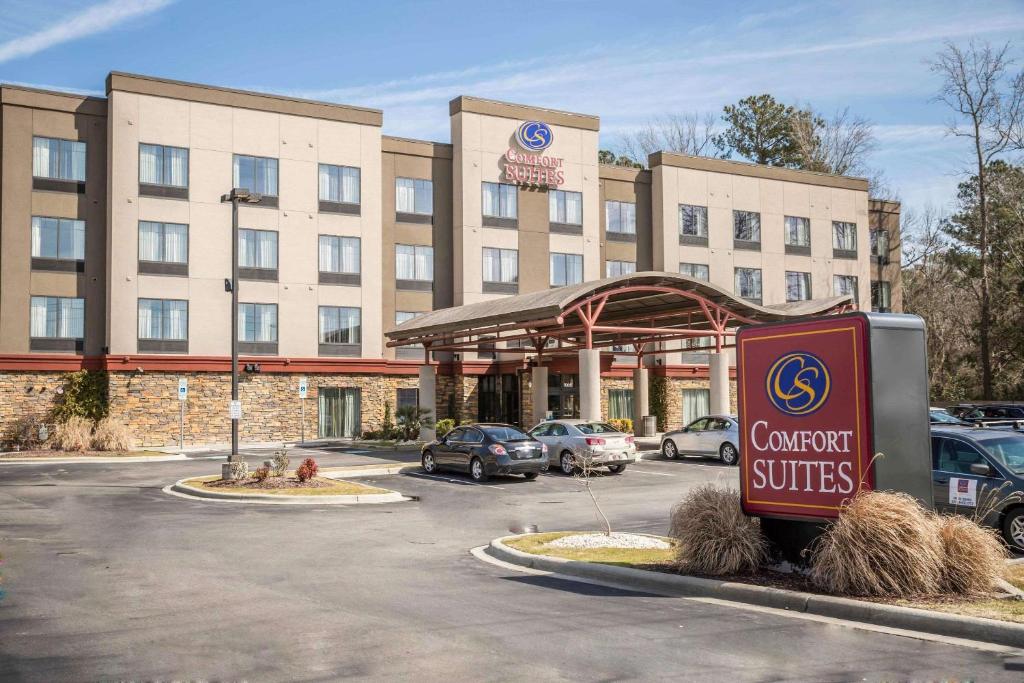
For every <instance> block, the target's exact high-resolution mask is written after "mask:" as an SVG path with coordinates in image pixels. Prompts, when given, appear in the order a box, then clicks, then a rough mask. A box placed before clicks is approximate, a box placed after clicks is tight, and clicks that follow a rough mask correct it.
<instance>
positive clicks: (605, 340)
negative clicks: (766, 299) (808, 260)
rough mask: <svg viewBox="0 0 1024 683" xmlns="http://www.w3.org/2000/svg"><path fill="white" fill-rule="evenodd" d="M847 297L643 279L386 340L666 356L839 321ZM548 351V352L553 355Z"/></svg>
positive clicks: (558, 291)
mask: <svg viewBox="0 0 1024 683" xmlns="http://www.w3.org/2000/svg"><path fill="white" fill-rule="evenodd" d="M852 307H853V299H852V297H850V296H849V295H844V296H837V297H831V298H828V299H813V300H810V301H798V302H793V303H787V304H777V305H772V306H762V305H760V304H756V303H753V302H751V301H749V300H747V299H742V298H740V297H737V296H736V295H734V294H732V293H730V292H727V291H725V290H724V289H721V288H720V287H717V286H715V285H713V284H710V283H708V282H704V281H702V280H695V279H693V278H689V277H685V276H683V275H679V274H676V273H665V272H655V271H649V272H641V273H634V274H632V275H622V276H619V277H612V278H606V279H604V280H594V281H590V282H583V283H580V284H578V285H569V286H567V287H557V288H553V289H548V290H544V291H540V292H531V293H528V294H519V295H516V296H510V297H501V298H495V299H492V300H488V301H481V302H478V303H473V304H467V305H464V306H456V307H453V308H445V309H441V310H437V311H431V312H430V313H425V314H423V315H420V316H417V317H416V318H413V319H412V320H408V321H406V322H404V323H402V324H401V325H398V326H397V327H395V328H394V329H392V330H391V331H389V332H387V333H386V334H387V337H388V338H389V341H388V346H391V347H395V346H410V345H414V344H422V345H423V346H424V347H425V349H426V350H427V351H428V352H429V351H456V352H457V351H480V350H485V351H493V350H494V349H495V345H496V344H497V343H498V342H506V343H508V342H511V343H510V344H507V345H508V346H509V347H511V348H501V352H502V353H515V352H517V351H518V352H521V353H538V352H542V353H544V354H560V353H568V352H573V351H577V350H580V349H604V348H607V349H608V350H609V351H610V350H611V348H610V347H612V346H620V345H627V344H632V345H633V348H634V351H633V353H636V354H639V355H644V354H651V353H664V352H665V349H664V348H660V349H659V348H658V343H660V342H666V341H672V340H680V339H691V338H701V337H703V338H711V339H712V340H713V341H714V345H715V347H716V348H717V349H719V350H720V349H721V348H722V347H723V346H724V345H725V337H726V336H731V335H732V334H734V332H735V328H736V327H738V326H740V325H746V324H755V323H765V322H776V321H783V320H792V319H796V318H802V317H806V316H812V315H826V314H831V313H841V312H845V311H847V310H849V309H850V308H852ZM552 344H554V348H552Z"/></svg>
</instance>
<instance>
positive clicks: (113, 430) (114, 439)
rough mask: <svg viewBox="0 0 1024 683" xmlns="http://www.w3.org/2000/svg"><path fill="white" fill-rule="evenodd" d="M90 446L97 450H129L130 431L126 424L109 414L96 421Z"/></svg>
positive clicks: (130, 444)
mask: <svg viewBox="0 0 1024 683" xmlns="http://www.w3.org/2000/svg"><path fill="white" fill-rule="evenodd" d="M92 447H93V448H95V449H96V450H98V451H130V450H131V449H132V433H131V430H129V429H128V425H126V424H124V423H123V422H121V421H120V420H118V419H116V418H113V417H110V416H109V415H108V416H107V417H105V418H103V419H102V420H100V421H99V422H97V423H96V431H95V432H93V435H92Z"/></svg>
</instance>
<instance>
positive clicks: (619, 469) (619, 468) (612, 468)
mask: <svg viewBox="0 0 1024 683" xmlns="http://www.w3.org/2000/svg"><path fill="white" fill-rule="evenodd" d="M625 470H626V466H625V465H608V471H609V472H611V473H612V474H622V473H623V472H624V471H625Z"/></svg>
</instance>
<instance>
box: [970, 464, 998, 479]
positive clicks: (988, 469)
mask: <svg viewBox="0 0 1024 683" xmlns="http://www.w3.org/2000/svg"><path fill="white" fill-rule="evenodd" d="M971 474H977V475H978V476H979V477H991V476H992V475H993V474H995V472H993V471H992V466H991V465H989V464H988V463H986V462H976V463H974V464H972V465H971Z"/></svg>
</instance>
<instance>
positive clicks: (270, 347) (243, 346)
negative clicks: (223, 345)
mask: <svg viewBox="0 0 1024 683" xmlns="http://www.w3.org/2000/svg"><path fill="white" fill-rule="evenodd" d="M247 306H252V307H253V320H254V321H255V320H257V316H256V310H257V309H261V310H262V309H269V310H273V311H274V324H273V329H274V338H273V340H262V339H260V340H257V339H245V338H244V337H243V335H244V334H245V333H246V332H247V327H246V326H245V325H242V324H241V319H242V317H243V316H242V307H247ZM238 309H239V310H238V318H239V325H238V333H239V337H238V349H239V351H244V352H245V353H253V354H276V353H277V345H278V340H279V339H280V338H281V318H280V313H279V307H278V305H277V304H276V303H264V302H261V301H239V302H238ZM254 329H257V326H256V325H255V323H254Z"/></svg>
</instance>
